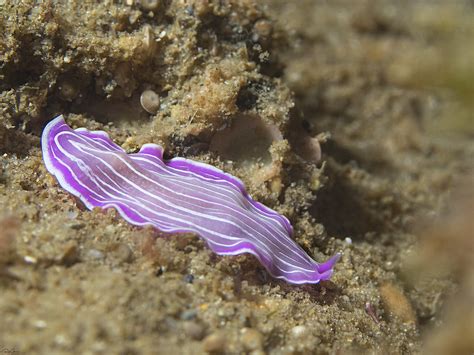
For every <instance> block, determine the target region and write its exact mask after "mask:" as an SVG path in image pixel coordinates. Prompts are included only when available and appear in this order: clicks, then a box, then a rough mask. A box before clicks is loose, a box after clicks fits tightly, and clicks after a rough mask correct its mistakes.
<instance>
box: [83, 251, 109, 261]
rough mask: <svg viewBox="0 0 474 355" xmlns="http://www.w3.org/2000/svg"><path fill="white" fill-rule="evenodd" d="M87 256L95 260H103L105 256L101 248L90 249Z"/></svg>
mask: <svg viewBox="0 0 474 355" xmlns="http://www.w3.org/2000/svg"><path fill="white" fill-rule="evenodd" d="M86 256H87V257H88V258H89V259H94V260H102V259H104V258H105V255H104V253H102V252H101V251H100V250H97V249H89V250H88V251H87V253H86Z"/></svg>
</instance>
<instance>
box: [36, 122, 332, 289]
mask: <svg viewBox="0 0 474 355" xmlns="http://www.w3.org/2000/svg"><path fill="white" fill-rule="evenodd" d="M41 144H42V150H43V159H44V162H45V165H46V168H47V169H48V171H49V172H50V173H51V174H53V175H54V176H56V178H57V179H58V181H59V184H60V185H61V186H62V187H63V188H64V189H65V190H67V191H68V192H70V193H71V194H73V195H75V196H77V197H78V198H79V199H80V200H81V201H82V202H84V204H85V205H86V206H87V207H88V208H89V209H92V208H94V207H100V208H110V207H112V208H116V209H117V210H118V212H119V213H120V215H122V217H123V218H125V219H126V220H127V221H128V222H130V223H131V224H134V225H137V226H144V225H152V226H154V227H156V228H157V229H159V230H161V231H163V232H169V233H180V232H191V233H196V234H198V235H199V236H200V237H202V238H203V239H204V240H205V241H206V242H207V244H208V245H209V247H210V248H211V249H212V250H213V251H214V252H216V253H217V254H220V255H236V254H241V253H250V254H253V255H255V256H256V257H257V259H258V260H259V261H260V262H261V263H262V265H263V266H265V268H266V269H267V270H268V272H269V273H270V274H271V275H272V276H273V277H275V278H278V279H283V280H285V281H287V282H290V283H293V284H303V283H317V282H319V281H320V280H327V279H329V278H330V277H331V274H332V272H333V266H334V264H335V263H336V262H337V260H338V259H339V257H340V254H336V255H334V256H333V257H332V258H330V259H329V260H328V261H326V262H325V263H321V264H319V263H317V262H315V261H314V260H312V259H311V258H310V257H309V256H308V255H307V254H306V252H305V251H304V250H303V249H302V248H301V247H300V246H299V245H298V244H296V243H295V242H294V241H293V239H292V238H291V236H292V232H293V229H292V227H291V224H290V222H289V221H288V220H287V219H286V217H284V216H282V215H280V214H278V213H277V212H275V211H274V210H272V209H270V208H268V207H266V206H264V205H263V204H261V203H259V202H257V201H254V200H253V199H252V198H251V197H250V196H249V195H248V193H247V192H246V190H245V187H244V185H243V183H242V182H241V181H240V180H239V179H237V178H236V177H234V176H232V175H230V174H227V173H225V172H223V171H221V170H219V169H217V168H215V167H213V166H211V165H208V164H203V163H199V162H195V161H192V160H188V159H184V158H174V159H171V160H169V161H164V160H163V149H162V148H161V147H160V146H158V145H155V144H145V145H143V146H142V148H141V149H140V151H139V152H138V153H135V154H127V153H126V152H125V151H124V150H123V149H122V148H121V147H119V146H118V145H116V144H115V143H114V142H113V141H112V140H111V139H110V138H109V136H108V135H107V133H105V132H103V131H88V130H86V129H84V128H79V129H76V130H73V129H71V128H70V127H69V126H68V125H67V124H66V122H65V121H64V119H63V117H62V116H59V117H57V118H55V119H54V120H52V121H51V122H49V123H48V125H47V126H46V127H45V129H44V131H43V135H42V140H41Z"/></svg>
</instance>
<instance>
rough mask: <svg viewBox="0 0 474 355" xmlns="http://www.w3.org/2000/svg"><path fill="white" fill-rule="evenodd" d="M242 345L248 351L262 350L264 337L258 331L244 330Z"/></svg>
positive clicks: (242, 332)
mask: <svg viewBox="0 0 474 355" xmlns="http://www.w3.org/2000/svg"><path fill="white" fill-rule="evenodd" d="M240 333H241V338H240V340H241V341H242V345H243V346H244V348H245V349H246V350H249V351H251V350H258V349H261V348H262V343H263V336H262V333H260V332H259V331H258V330H255V329H252V328H243V329H242V330H241V331H240Z"/></svg>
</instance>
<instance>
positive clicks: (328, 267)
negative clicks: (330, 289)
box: [318, 253, 342, 281]
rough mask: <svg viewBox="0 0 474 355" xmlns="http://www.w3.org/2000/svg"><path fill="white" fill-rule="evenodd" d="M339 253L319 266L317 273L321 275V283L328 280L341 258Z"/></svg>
mask: <svg viewBox="0 0 474 355" xmlns="http://www.w3.org/2000/svg"><path fill="white" fill-rule="evenodd" d="M341 256H342V254H341V253H336V254H334V256H332V257H331V258H330V259H329V260H328V261H326V262H324V263H321V264H319V266H318V272H319V273H320V274H321V278H320V280H321V281H324V280H329V279H330V278H331V276H332V274H333V272H334V265H336V263H337V262H338V261H339V259H340V258H341Z"/></svg>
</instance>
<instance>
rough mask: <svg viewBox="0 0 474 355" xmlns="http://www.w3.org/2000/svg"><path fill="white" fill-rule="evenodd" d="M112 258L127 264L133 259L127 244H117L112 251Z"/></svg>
mask: <svg viewBox="0 0 474 355" xmlns="http://www.w3.org/2000/svg"><path fill="white" fill-rule="evenodd" d="M114 257H115V258H116V259H117V260H118V261H120V262H123V263H129V262H130V261H132V257H133V252H132V249H130V247H129V246H128V245H127V244H119V246H118V247H117V249H115V251H114Z"/></svg>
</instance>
